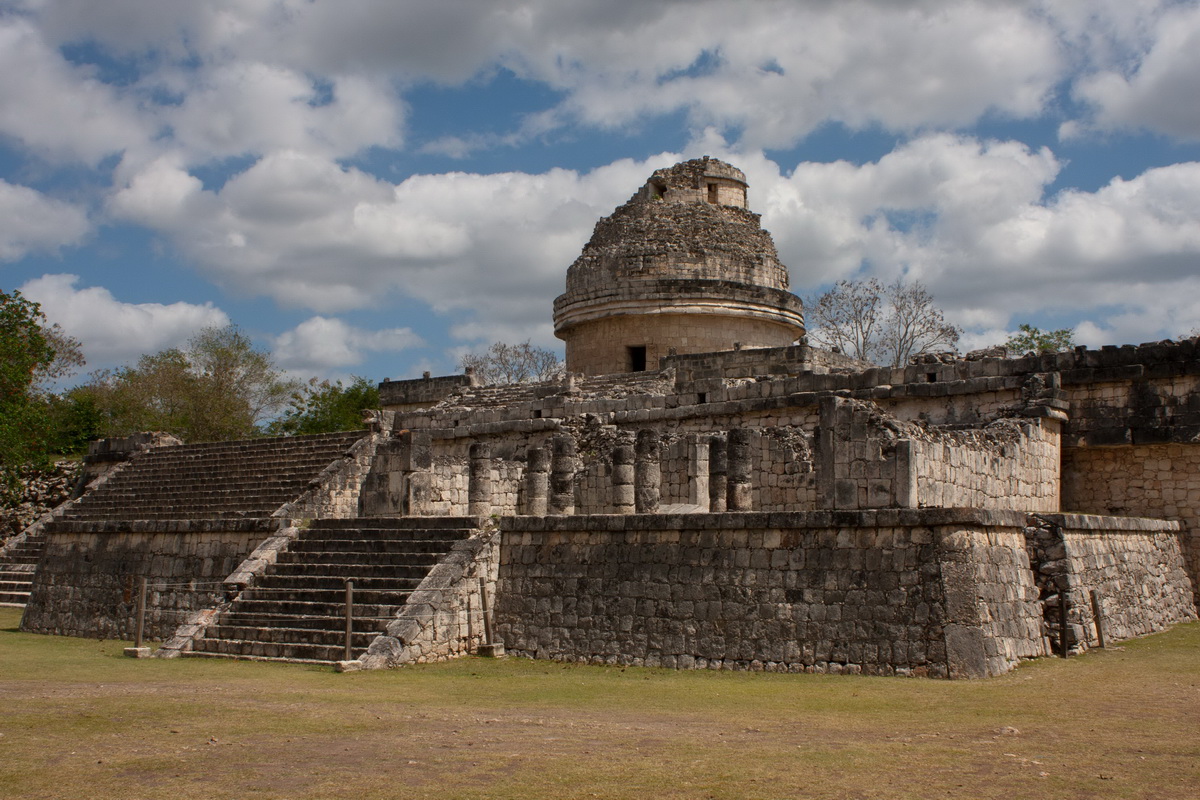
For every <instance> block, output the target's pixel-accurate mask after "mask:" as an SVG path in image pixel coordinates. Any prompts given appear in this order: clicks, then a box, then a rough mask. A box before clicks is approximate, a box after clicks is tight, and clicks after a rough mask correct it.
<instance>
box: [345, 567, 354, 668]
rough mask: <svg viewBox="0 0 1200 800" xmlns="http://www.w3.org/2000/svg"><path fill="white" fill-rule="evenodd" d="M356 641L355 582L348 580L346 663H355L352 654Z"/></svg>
mask: <svg viewBox="0 0 1200 800" xmlns="http://www.w3.org/2000/svg"><path fill="white" fill-rule="evenodd" d="M353 639H354V581H352V580H351V579H350V578H346V658H345V660H346V661H353V660H354V656H353V655H352V654H351V652H350V651H351V648H352V647H353Z"/></svg>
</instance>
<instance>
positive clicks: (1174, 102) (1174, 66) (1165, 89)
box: [1075, 5, 1200, 140]
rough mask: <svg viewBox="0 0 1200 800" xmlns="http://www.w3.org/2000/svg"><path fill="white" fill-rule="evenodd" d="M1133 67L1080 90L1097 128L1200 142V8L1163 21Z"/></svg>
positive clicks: (1092, 79)
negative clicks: (1144, 131) (1151, 133)
mask: <svg viewBox="0 0 1200 800" xmlns="http://www.w3.org/2000/svg"><path fill="white" fill-rule="evenodd" d="M1134 64H1135V66H1134V67H1133V68H1132V69H1128V70H1122V69H1119V68H1116V67H1114V68H1111V69H1101V70H1099V71H1096V72H1094V73H1091V74H1089V75H1086V76H1085V77H1083V78H1082V79H1081V80H1080V81H1079V82H1078V84H1077V85H1076V88H1075V94H1076V96H1077V97H1078V98H1079V99H1081V100H1083V101H1085V102H1087V103H1089V104H1091V105H1092V106H1093V107H1094V109H1095V115H1096V118H1095V124H1096V125H1097V126H1099V127H1101V128H1109V129H1111V128H1132V129H1144V130H1153V131H1158V132H1162V133H1166V134H1169V135H1171V136H1175V137H1179V138H1182V139H1191V140H1196V139H1200V104H1197V103H1196V97H1197V96H1200V6H1196V5H1188V6H1184V7H1176V8H1170V9H1168V10H1167V11H1166V12H1164V13H1163V14H1162V15H1161V16H1159V17H1158V18H1157V22H1156V24H1155V26H1154V29H1153V35H1152V36H1150V37H1148V41H1147V43H1146V51H1145V52H1144V53H1140V54H1139V56H1138V58H1137V60H1136V61H1135V62H1134Z"/></svg>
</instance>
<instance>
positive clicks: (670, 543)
mask: <svg viewBox="0 0 1200 800" xmlns="http://www.w3.org/2000/svg"><path fill="white" fill-rule="evenodd" d="M1023 524H1024V516H1023V515H1016V514H1012V513H1001V512H995V513H989V512H980V511H964V510H958V511H954V512H944V511H887V512H858V513H841V512H836V513H835V512H812V513H807V514H760V513H751V514H691V515H655V514H651V515H637V516H575V517H546V518H533V517H515V518H509V519H505V520H502V522H501V531H502V544H501V551H500V568H499V579H498V585H497V600H496V629H497V633H498V635H499V636H500V637H501V638H502V640H503V641H504V644H505V647H506V649H507V650H508V651H509V652H510V653H515V654H517V655H523V656H528V657H537V658H549V659H557V660H563V661H584V662H590V663H608V664H633V665H647V666H667V667H678V668H685V669H687V668H699V669H704V668H707V669H765V670H772V671H794V672H799V671H807V672H850V673H858V672H863V673H868V674H887V675H894V674H895V675H931V676H939V677H968V676H976V675H988V674H996V673H998V672H1002V671H1004V670H1005V669H1008V668H1009V667H1010V666H1011V665H1012V663H1013V662H1014V661H1015V659H1018V658H1023V657H1028V656H1034V655H1040V654H1042V653H1044V642H1043V638H1042V635H1041V607H1040V605H1039V604H1038V603H1037V597H1038V593H1037V589H1036V587H1035V585H1034V583H1033V577H1032V572H1031V570H1030V569H1029V564H1028V561H1027V560H1026V558H1027V557H1026V556H1025V555H1024V550H1023V548H1022V547H1020V546H1019V544H1020V543H1021V542H1022V541H1023V539H1022V526H1023ZM1014 544H1016V545H1017V546H1014Z"/></svg>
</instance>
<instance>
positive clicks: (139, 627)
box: [125, 578, 150, 658]
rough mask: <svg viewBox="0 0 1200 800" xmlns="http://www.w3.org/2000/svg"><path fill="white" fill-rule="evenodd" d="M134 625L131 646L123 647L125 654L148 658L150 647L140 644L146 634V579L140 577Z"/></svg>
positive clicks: (131, 656)
mask: <svg viewBox="0 0 1200 800" xmlns="http://www.w3.org/2000/svg"><path fill="white" fill-rule="evenodd" d="M135 618H136V621H135V626H134V633H133V647H126V648H125V655H126V656H128V657H129V658H149V657H150V648H149V647H143V646H142V640H143V639H145V634H146V579H145V578H141V579H140V580H139V581H138V598H137V611H136V612H135Z"/></svg>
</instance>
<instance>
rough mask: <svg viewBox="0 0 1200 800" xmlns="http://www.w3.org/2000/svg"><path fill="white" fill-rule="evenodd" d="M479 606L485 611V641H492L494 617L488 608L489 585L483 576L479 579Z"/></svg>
mask: <svg viewBox="0 0 1200 800" xmlns="http://www.w3.org/2000/svg"><path fill="white" fill-rule="evenodd" d="M479 608H480V609H481V610H482V612H483V643H484V644H491V643H492V617H491V611H490V609H489V608H488V599H487V585H486V584H485V583H484V580H483V578H480V579H479Z"/></svg>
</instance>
